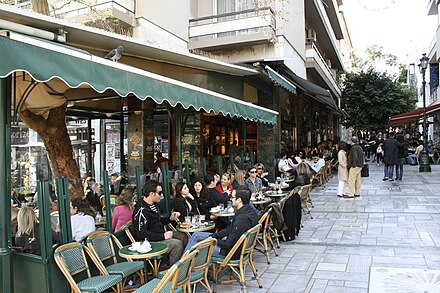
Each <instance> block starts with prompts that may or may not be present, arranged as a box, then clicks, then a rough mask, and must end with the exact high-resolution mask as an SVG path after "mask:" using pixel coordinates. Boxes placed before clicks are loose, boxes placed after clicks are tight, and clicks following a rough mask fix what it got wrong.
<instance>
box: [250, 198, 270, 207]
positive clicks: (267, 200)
mask: <svg viewBox="0 0 440 293" xmlns="http://www.w3.org/2000/svg"><path fill="white" fill-rule="evenodd" d="M271 201H272V199H271V198H270V197H264V198H262V199H256V200H252V199H251V202H252V203H253V204H254V205H258V204H261V205H263V204H266V203H270V202H271Z"/></svg>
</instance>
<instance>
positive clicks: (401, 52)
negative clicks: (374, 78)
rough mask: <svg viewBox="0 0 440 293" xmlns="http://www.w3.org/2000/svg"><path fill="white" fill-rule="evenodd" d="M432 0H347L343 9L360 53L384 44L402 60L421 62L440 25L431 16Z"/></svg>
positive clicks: (386, 48) (352, 37) (385, 49)
mask: <svg viewBox="0 0 440 293" xmlns="http://www.w3.org/2000/svg"><path fill="white" fill-rule="evenodd" d="M427 5H428V0H344V1H343V11H344V16H345V18H346V22H347V27H348V31H349V34H350V37H351V41H352V44H353V48H354V49H355V50H356V52H357V54H359V56H362V54H363V52H364V51H365V49H366V48H367V47H369V46H371V45H377V46H379V47H383V49H382V53H385V54H393V55H396V56H397V58H398V63H403V64H409V63H415V64H418V63H419V59H420V58H421V57H422V53H429V52H428V50H429V46H430V44H431V42H432V40H433V39H434V36H435V32H436V29H437V17H436V16H434V15H431V16H428V10H427Z"/></svg>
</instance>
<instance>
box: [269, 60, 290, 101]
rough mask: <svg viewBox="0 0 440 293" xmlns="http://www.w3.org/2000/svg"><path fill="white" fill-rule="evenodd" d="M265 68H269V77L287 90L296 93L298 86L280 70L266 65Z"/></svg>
mask: <svg viewBox="0 0 440 293" xmlns="http://www.w3.org/2000/svg"><path fill="white" fill-rule="evenodd" d="M265 69H266V70H267V74H268V75H269V78H270V79H271V80H272V81H273V82H274V83H276V84H278V85H279V86H281V87H282V88H284V89H285V90H288V91H289V92H291V93H293V94H295V95H296V87H295V86H294V85H293V84H292V83H291V82H290V81H288V80H287V79H285V78H284V77H283V76H281V75H280V74H279V73H278V72H276V71H275V70H273V69H272V68H270V67H269V66H267V65H266V67H265Z"/></svg>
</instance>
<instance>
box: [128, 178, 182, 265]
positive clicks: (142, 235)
mask: <svg viewBox="0 0 440 293" xmlns="http://www.w3.org/2000/svg"><path fill="white" fill-rule="evenodd" d="M161 194H162V186H160V184H159V182H157V181H156V180H148V181H147V182H146V183H145V185H144V190H143V194H142V200H140V201H138V202H137V203H136V205H135V207H134V210H133V216H132V218H133V229H134V231H133V234H134V235H133V236H134V238H135V239H136V241H143V240H145V239H147V240H148V241H154V242H163V243H165V244H167V245H168V253H169V260H170V265H172V264H174V263H175V262H177V261H178V260H179V259H180V257H181V256H182V253H183V247H184V246H185V244H186V241H187V239H186V235H185V234H183V233H181V232H173V231H165V228H164V225H167V224H168V223H169V222H170V220H171V221H175V220H176V219H177V218H178V217H179V216H180V213H178V212H173V213H172V214H171V216H170V218H169V219H167V218H161V216H160V211H159V206H158V205H157V203H158V202H159V201H160V196H161Z"/></svg>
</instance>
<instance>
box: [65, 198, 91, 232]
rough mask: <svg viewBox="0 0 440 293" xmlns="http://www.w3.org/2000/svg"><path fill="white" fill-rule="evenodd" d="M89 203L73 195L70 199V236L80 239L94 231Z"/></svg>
mask: <svg viewBox="0 0 440 293" xmlns="http://www.w3.org/2000/svg"><path fill="white" fill-rule="evenodd" d="M93 216H94V215H93V212H92V209H91V208H90V205H89V203H88V202H87V201H86V200H84V199H82V198H80V197H74V198H72V199H71V200H70V221H71V223H72V238H73V240H75V241H81V240H82V239H83V238H84V237H86V236H87V235H88V234H90V233H91V232H93V231H95V219H94V217H93Z"/></svg>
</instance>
